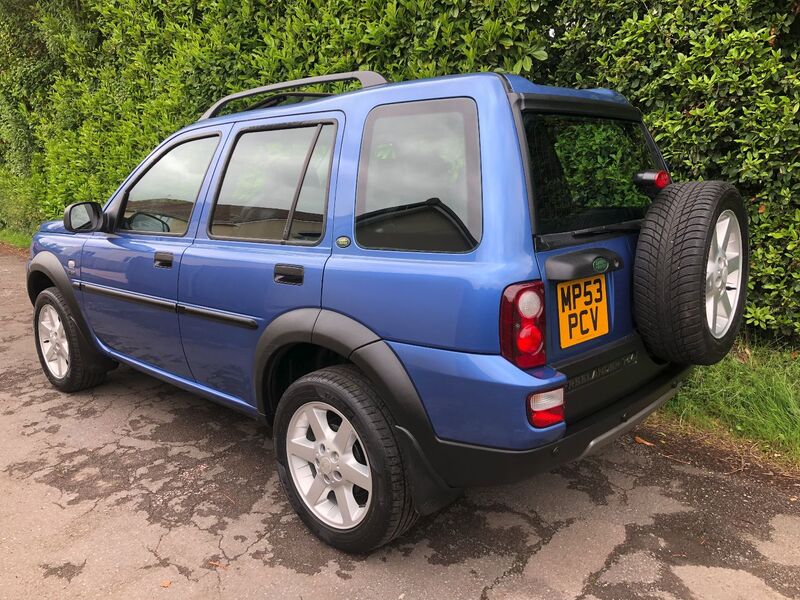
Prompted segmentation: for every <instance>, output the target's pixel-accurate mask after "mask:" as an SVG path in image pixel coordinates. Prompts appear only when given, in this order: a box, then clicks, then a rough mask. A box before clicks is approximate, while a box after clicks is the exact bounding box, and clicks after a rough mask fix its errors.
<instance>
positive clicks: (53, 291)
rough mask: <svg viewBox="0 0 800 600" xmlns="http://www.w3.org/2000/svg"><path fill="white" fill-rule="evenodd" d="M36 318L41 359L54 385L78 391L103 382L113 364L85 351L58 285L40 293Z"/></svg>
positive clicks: (45, 372) (63, 389)
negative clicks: (96, 359)
mask: <svg viewBox="0 0 800 600" xmlns="http://www.w3.org/2000/svg"><path fill="white" fill-rule="evenodd" d="M33 320H34V325H33V334H34V337H35V338H36V352H37V354H38V355H39V362H40V363H41V365H42V370H43V371H44V374H45V375H46V376H47V378H48V379H49V380H50V383H52V384H53V386H54V387H56V388H58V389H59V390H61V391H62V392H77V391H79V390H84V389H87V388H90V387H94V386H96V385H98V384H99V383H100V382H102V381H103V379H104V378H105V374H106V370H107V368H106V367H107V366H108V364H109V363H108V361H106V362H103V363H102V364H101V363H100V362H96V361H94V360H93V357H91V356H89V355H88V354H87V353H86V352H84V351H83V347H82V345H81V343H80V333H79V332H78V327H77V325H76V324H75V322H74V320H73V319H72V318H71V315H70V311H69V306H68V305H67V303H66V302H65V300H64V297H63V296H62V295H61V292H60V291H58V288H56V287H50V288H47V289H46V290H44V291H42V292H41V293H40V294H39V295H38V296H37V298H36V304H35V307H34V313H33Z"/></svg>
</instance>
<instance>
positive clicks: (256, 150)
mask: <svg viewBox="0 0 800 600" xmlns="http://www.w3.org/2000/svg"><path fill="white" fill-rule="evenodd" d="M334 132H335V128H334V126H333V125H320V126H308V127H295V128H292V129H270V130H266V131H251V132H248V133H244V134H242V135H241V136H240V137H239V139H238V141H237V142H236V146H235V148H234V149H233V154H232V155H231V159H230V162H229V163H228V167H227V169H226V171H225V177H224V179H223V182H222V187H221V189H220V192H219V197H218V199H217V205H216V207H215V209H214V218H213V221H212V224H211V233H212V235H217V236H222V237H232V238H241V239H253V240H272V241H279V240H283V239H289V240H294V241H300V242H314V241H316V240H318V239H319V238H320V237H321V236H322V226H323V220H324V214H325V200H326V198H327V192H328V176H329V171H330V161H331V154H332V151H333V141H334ZM309 151H311V152H312V154H311V156H310V158H309V155H308V153H309ZM307 158H309V162H308V169H306V170H305V172H304V166H305V164H306V159H307ZM298 186H301V187H300V188H299V191H300V194H299V196H298V198H297V205H296V207H295V211H294V215H293V218H292V223H291V226H290V228H289V230H288V231H286V223H287V220H288V218H289V216H290V212H291V209H292V203H293V202H294V199H295V195H296V193H297V191H298ZM285 233H286V234H287V235H286V236H285V235H284V234H285Z"/></svg>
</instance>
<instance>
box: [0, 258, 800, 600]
mask: <svg viewBox="0 0 800 600" xmlns="http://www.w3.org/2000/svg"><path fill="white" fill-rule="evenodd" d="M31 317H32V309H31V306H30V303H29V302H28V298H27V295H26V293H25V291H24V261H23V260H22V259H21V258H19V257H18V256H11V255H8V254H2V253H0V557H2V558H1V559H0V598H8V599H14V600H17V599H21V598H73V597H75V598H77V597H80V598H109V597H119V598H126V599H133V598H153V597H159V598H168V597H173V598H215V597H225V598H227V597H231V598H233V597H235V598H251V597H253V598H255V597H258V598H308V597H316V596H319V595H320V594H324V595H325V597H326V598H403V599H411V598H436V599H439V598H485V599H490V600H491V599H499V598H509V599H523V598H526V599H527V598H547V599H561V598H565V599H566V598H575V597H581V598H586V599H595V598H600V599H626V598H661V599H672V598H702V599H715V598H720V599H721V598H726V599H727V598H742V599H747V600H751V599H755V598H775V599H779V598H798V597H800V543H799V542H800V507H799V506H798V504H800V503H797V502H792V501H791V500H790V498H791V497H792V495H793V494H794V495H797V494H798V488H794V489H790V488H788V487H786V486H782V485H779V484H777V483H774V484H773V483H770V482H764V481H756V480H752V479H749V478H748V477H746V476H743V475H740V474H738V475H737V474H725V473H723V472H720V471H717V470H714V469H713V468H698V467H695V466H688V465H684V464H681V463H679V462H677V461H670V460H668V459H667V458H665V457H663V456H661V455H659V454H658V453H656V452H654V451H653V450H652V449H651V448H648V447H646V446H642V445H639V444H634V443H632V441H631V439H630V438H628V437H626V438H624V439H622V440H620V442H618V443H616V444H614V445H613V446H611V447H609V448H607V449H605V450H604V451H603V453H602V454H599V455H597V456H596V457H594V458H591V459H588V460H584V461H582V462H580V463H574V464H571V465H567V466H565V467H563V468H561V469H559V470H557V471H554V472H552V473H548V474H544V475H539V476H536V477H533V478H531V479H529V480H527V481H525V482H523V483H520V484H516V485H511V486H504V487H497V488H482V489H476V490H470V491H468V492H466V494H465V495H464V496H463V497H462V498H461V499H459V500H458V501H457V502H455V503H454V504H453V505H452V506H450V507H449V508H447V509H445V510H444V511H442V512H440V513H438V514H437V515H434V516H432V517H427V518H425V519H422V520H421V521H420V522H419V524H418V525H417V526H416V527H415V528H414V529H412V530H411V531H410V532H409V533H407V534H406V535H405V536H403V537H402V538H401V539H399V540H397V541H396V542H395V543H393V544H392V545H390V546H388V547H385V548H383V549H381V550H379V551H377V552H374V553H373V554H371V555H370V556H350V555H346V554H343V553H340V552H338V551H336V550H333V549H331V548H329V547H327V546H325V545H323V544H322V543H320V542H318V541H317V540H316V538H314V537H312V536H311V535H310V534H309V533H308V532H307V531H306V530H305V528H304V526H303V525H302V523H301V522H300V521H299V519H298V518H297V517H295V515H294V513H293V512H292V510H291V508H290V507H289V504H288V503H287V501H286V500H285V498H284V496H283V492H282V491H281V489H280V485H279V483H278V478H277V475H276V472H275V469H274V467H273V451H272V443H271V440H269V439H268V438H267V436H266V431H265V429H264V428H263V427H262V426H261V425H259V424H258V423H256V422H254V421H251V420H249V419H247V418H245V417H242V416H240V415H238V414H236V413H234V412H232V411H229V410H227V409H224V408H222V407H219V406H216V405H214V404H212V403H210V402H207V401H205V400H203V399H201V398H198V397H195V396H193V395H191V394H188V393H186V392H183V391H181V390H178V389H175V388H172V387H170V386H168V385H166V384H163V383H160V382H159V381H157V380H155V379H152V378H150V377H148V376H145V375H142V374H139V373H137V372H135V371H132V370H130V369H127V368H124V367H120V368H119V369H117V370H116V371H114V372H113V373H111V374H110V376H109V378H108V380H107V382H106V383H104V384H103V385H101V386H100V387H98V388H95V389H93V390H90V391H88V392H82V393H78V394H73V395H65V394H61V393H59V392H57V391H55V390H54V389H53V388H51V387H50V386H49V384H48V382H47V380H46V379H45V377H44V376H43V375H42V373H41V371H40V368H39V364H38V361H37V359H36V353H35V350H34V347H33V336H32V333H31Z"/></svg>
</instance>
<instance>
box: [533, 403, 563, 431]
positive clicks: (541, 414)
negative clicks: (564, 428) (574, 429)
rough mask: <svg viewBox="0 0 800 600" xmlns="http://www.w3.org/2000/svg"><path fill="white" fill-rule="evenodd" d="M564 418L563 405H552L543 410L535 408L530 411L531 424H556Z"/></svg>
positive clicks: (546, 425)
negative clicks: (533, 410)
mask: <svg viewBox="0 0 800 600" xmlns="http://www.w3.org/2000/svg"><path fill="white" fill-rule="evenodd" d="M563 420H564V407H563V406H554V407H553V408H548V409H545V410H537V411H536V412H532V413H531V425H533V426H534V427H539V428H544V427H551V426H553V425H558V424H559V423H561V422H562V421H563Z"/></svg>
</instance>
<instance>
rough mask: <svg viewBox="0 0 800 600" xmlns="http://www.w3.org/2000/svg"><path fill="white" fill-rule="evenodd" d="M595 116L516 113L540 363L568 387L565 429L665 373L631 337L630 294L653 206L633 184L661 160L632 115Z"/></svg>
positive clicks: (636, 337)
mask: <svg viewBox="0 0 800 600" xmlns="http://www.w3.org/2000/svg"><path fill="white" fill-rule="evenodd" d="M592 110H594V109H592ZM596 110H597V111H598V112H596V113H592V112H591V111H588V112H586V114H580V115H577V114H559V113H558V112H555V110H542V109H541V108H533V109H530V110H528V109H525V108H524V106H523V112H522V121H523V125H524V131H525V135H526V138H527V150H528V160H529V166H530V178H531V182H532V184H533V202H534V212H533V223H532V227H533V231H534V232H535V236H534V237H535V241H536V250H537V252H536V259H537V261H538V264H539V270H540V272H541V273H542V278H543V280H544V283H545V294H546V311H547V313H546V314H547V320H546V323H547V358H548V363H549V364H550V365H551V366H553V367H555V368H557V369H558V370H559V371H561V372H563V373H564V374H566V375H567V377H568V378H569V380H568V387H567V390H566V396H565V413H566V414H565V417H566V420H567V422H568V423H569V422H571V421H572V422H574V421H575V420H578V419H580V418H581V417H583V416H586V415H588V414H590V413H593V412H596V411H598V410H600V409H602V408H603V407H604V406H607V405H608V404H611V403H613V402H614V401H616V400H619V399H620V398H622V397H624V396H625V395H627V394H630V393H631V392H634V391H635V390H636V389H638V388H640V387H642V386H643V385H645V384H646V383H647V382H648V381H651V380H653V379H654V378H656V377H657V375H658V374H659V373H660V372H661V371H663V370H664V369H665V368H666V366H667V365H663V364H656V363H655V362H654V361H653V360H652V359H651V358H650V357H649V355H648V353H647V351H646V350H645V348H644V346H643V343H642V340H641V338H640V337H639V335H638V334H637V332H636V328H635V325H634V322H633V293H632V275H633V261H634V256H635V249H636V236H637V234H638V227H639V224H640V221H641V219H642V217H643V216H644V214H645V212H646V210H647V206H648V205H649V202H650V194H649V190H647V189H644V188H642V187H639V186H637V184H635V183H634V175H636V174H637V173H641V172H643V171H650V170H652V169H663V168H664V163H663V159H662V158H661V156H660V154H659V153H658V151H657V149H656V148H655V146H654V145H653V143H652V139H651V138H650V137H649V134H648V133H647V131H646V130H645V128H644V126H643V124H642V123H641V120H640V118H639V116H638V111H637V112H631V113H630V115H626V114H624V112H623V114H620V110H619V109H618V108H617V109H615V110H616V112H615V114H614V116H612V117H607V116H604V115H603V113H602V111H603V110H604V108H603V106H602V104H601V105H599V106H598V107H597V109H596ZM631 111H635V109H633V108H631Z"/></svg>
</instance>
